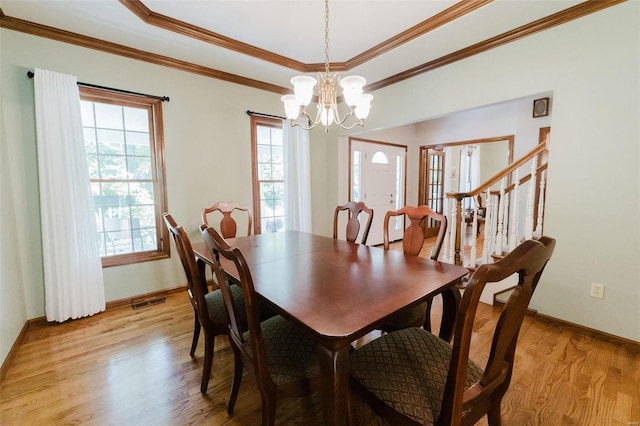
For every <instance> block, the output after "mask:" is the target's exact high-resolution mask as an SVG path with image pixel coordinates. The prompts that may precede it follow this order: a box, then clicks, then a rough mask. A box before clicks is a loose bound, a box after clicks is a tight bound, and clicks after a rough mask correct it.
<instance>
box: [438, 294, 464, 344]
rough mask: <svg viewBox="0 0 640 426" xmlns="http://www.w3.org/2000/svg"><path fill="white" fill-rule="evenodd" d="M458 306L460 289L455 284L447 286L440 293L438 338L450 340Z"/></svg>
mask: <svg viewBox="0 0 640 426" xmlns="http://www.w3.org/2000/svg"><path fill="white" fill-rule="evenodd" d="M459 306H460V290H458V289H457V288H456V287H455V286H453V287H449V288H448V289H447V290H445V291H444V292H443V293H442V323H441V324H440V334H439V336H440V338H441V339H443V340H446V341H447V342H450V341H451V338H452V337H453V330H454V327H455V325H456V316H457V315H458V307H459Z"/></svg>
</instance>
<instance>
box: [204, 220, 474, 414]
mask: <svg viewBox="0 0 640 426" xmlns="http://www.w3.org/2000/svg"><path fill="white" fill-rule="evenodd" d="M227 242H228V243H229V244H230V245H231V246H236V247H238V248H239V249H240V251H241V252H242V253H243V255H244V257H245V259H246V261H247V263H248V265H249V268H250V270H251V274H252V277H253V281H254V285H255V290H256V293H257V294H258V295H259V296H260V297H262V298H263V299H264V300H265V301H266V302H267V303H268V304H269V305H270V306H271V307H272V308H273V309H274V310H275V311H276V312H277V313H279V314H280V315H282V316H284V317H286V318H288V319H289V320H291V321H293V322H295V323H297V324H299V325H300V326H302V327H304V328H305V329H307V330H308V331H309V332H310V333H311V334H312V335H313V336H315V338H316V339H317V341H318V351H319V356H320V383H321V393H322V403H323V415H324V419H325V424H328V425H342V424H345V423H346V418H347V416H346V412H347V398H348V392H349V352H350V349H351V343H352V342H354V341H356V340H357V339H359V338H361V337H363V336H364V335H366V334H368V333H369V332H371V331H373V330H375V329H376V328H377V326H379V325H380V324H381V323H382V322H383V321H382V320H383V319H384V318H385V317H387V316H388V315H391V314H393V313H394V312H397V311H398V310H400V309H402V308H404V307H407V306H411V305H415V304H418V303H420V302H423V301H425V300H426V299H428V298H431V297H434V296H436V295H439V294H441V295H442V297H443V311H444V317H443V321H442V325H441V328H440V337H442V338H443V339H445V340H450V338H451V333H452V331H453V325H454V324H453V323H454V321H455V315H456V311H457V307H458V304H459V301H460V292H459V290H458V289H457V287H456V285H455V284H456V283H457V282H458V280H459V279H460V278H462V277H463V276H464V275H466V274H467V273H468V270H467V269H466V268H463V267H461V266H456V265H452V264H448V263H442V262H436V261H433V260H430V259H423V258H420V257H415V256H406V255H404V254H403V253H402V252H399V251H388V250H384V249H382V248H378V247H369V246H365V245H360V244H355V243H350V242H346V241H342V240H336V239H333V238H328V237H323V236H319V235H314V234H310V233H304V232H297V231H288V232H281V233H270V234H261V235H253V236H248V237H239V238H230V239H227ZM193 249H194V251H195V254H196V258H197V259H198V264H199V267H200V272H201V274H203V276H204V273H205V269H206V265H207V264H210V263H211V257H210V256H211V255H210V253H209V252H208V250H207V249H206V247H205V245H204V243H203V242H195V243H194V244H193ZM230 265H231V264H230V263H226V264H225V263H223V266H225V271H226V272H227V273H228V274H229V275H230V276H232V277H233V276H235V277H236V278H237V271H236V270H235V267H233V266H230Z"/></svg>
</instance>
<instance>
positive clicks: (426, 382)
mask: <svg viewBox="0 0 640 426" xmlns="http://www.w3.org/2000/svg"><path fill="white" fill-rule="evenodd" d="M451 349H452V348H451V345H449V344H448V343H447V342H445V341H444V340H442V339H440V338H439V337H437V336H435V335H433V334H431V333H429V332H427V331H425V330H423V329H421V328H415V327H414V328H405V329H402V330H398V331H394V332H391V333H388V334H386V335H383V336H382V337H380V338H378V339H376V340H374V341H373V342H371V343H369V344H367V345H365V346H363V347H362V348H361V349H359V350H357V351H355V352H353V353H352V355H351V359H350V361H349V363H350V368H351V375H352V376H353V377H354V378H355V379H356V380H357V381H358V382H360V383H361V384H362V385H364V386H365V387H366V388H367V390H368V391H369V392H371V393H373V394H374V395H375V397H376V398H378V399H380V400H382V401H385V403H386V404H387V405H389V406H391V407H392V408H393V409H394V410H396V411H397V412H399V413H401V414H404V415H405V416H406V417H408V418H410V419H412V420H415V421H416V422H418V423H419V424H421V425H433V424H434V416H435V418H438V416H439V415H440V406H441V405H442V397H443V395H444V387H445V384H446V382H447V374H448V368H449V362H450V361H451ZM425 360H429V362H425ZM468 365H469V367H468V370H467V379H466V381H465V389H468V388H469V387H471V385H472V384H473V383H475V382H477V381H479V380H480V377H482V369H481V368H480V367H479V366H478V365H477V364H475V363H474V362H473V361H469V364H468Z"/></svg>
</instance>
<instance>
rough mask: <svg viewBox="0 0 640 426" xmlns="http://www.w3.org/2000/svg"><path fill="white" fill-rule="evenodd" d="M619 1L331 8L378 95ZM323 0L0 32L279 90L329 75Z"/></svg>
mask: <svg viewBox="0 0 640 426" xmlns="http://www.w3.org/2000/svg"><path fill="white" fill-rule="evenodd" d="M620 2H621V1H620V0H609V1H607V2H602V1H593V0H591V1H577V0H493V1H492V0H467V1H451V0H369V1H359V0H331V1H330V2H329V13H330V18H329V59H330V61H331V64H332V67H331V70H332V71H338V72H340V74H341V75H350V74H359V75H362V76H364V77H365V78H366V79H367V84H368V87H367V90H368V91H372V90H376V89H379V88H381V87H385V86H388V85H390V84H394V83H396V82H398V81H402V80H404V79H406V78H410V77H412V76H414V75H417V74H420V73H423V72H428V71H429V70H432V69H434V68H437V67H439V66H443V65H446V64H448V63H451V62H454V61H456V60H459V59H463V58H465V57H468V56H471V55H474V54H477V53H480V52H482V51H485V50H488V49H491V48H495V47H498V46H500V45H502V44H504V43H508V42H510V41H513V40H515V39H518V38H521V37H526V36H528V35H531V34H534V33H536V32H539V31H544V30H546V29H548V28H553V27H554V26H557V25H562V24H564V23H566V22H569V21H571V20H573V19H579V18H581V17H583V16H586V15H588V14H590V13H595V12H598V11H600V10H602V9H605V8H606V7H610V6H612V5H615V4H617V3H620ZM324 7H325V4H324V2H323V1H322V0H287V1H273V0H260V1H258V0H235V1H228V0H227V1H224V0H199V1H190V0H120V1H118V0H67V1H55V0H0V10H1V13H0V27H3V28H8V29H12V30H16V31H21V32H26V33H31V34H35V35H38V36H42V37H47V38H51V39H57V40H61V41H64V42H68V43H72V44H76V45H80V46H85V47H89V48H92V49H98V50H102V51H106V52H110V53H115V54H118V55H122V56H127V57H132V58H136V59H140V60H144V61H148V62H153V63H157V64H161V65H165V66H170V67H173V68H179V69H184V70H187V71H189V72H194V73H198V74H202V75H206V76H209V77H213V78H219V79H223V80H227V81H232V82H234V83H238V84H244V85H247V86H252V87H257V88H260V89H264V90H269V91H273V92H276V93H286V92H289V91H290V84H289V79H290V78H291V77H293V76H294V75H297V74H301V73H303V72H307V73H314V72H316V71H320V70H322V69H323V68H324V67H323V62H324V58H325V49H324V36H325V34H324V32H325V31H324V25H325V20H324V13H325V10H324Z"/></svg>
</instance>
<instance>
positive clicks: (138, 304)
mask: <svg viewBox="0 0 640 426" xmlns="http://www.w3.org/2000/svg"><path fill="white" fill-rule="evenodd" d="M165 300H166V298H165V297H153V298H150V299H138V300H134V301H132V302H131V308H133V309H140V308H145V307H147V306H153V305H157V304H158V303H164V302H165Z"/></svg>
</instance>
